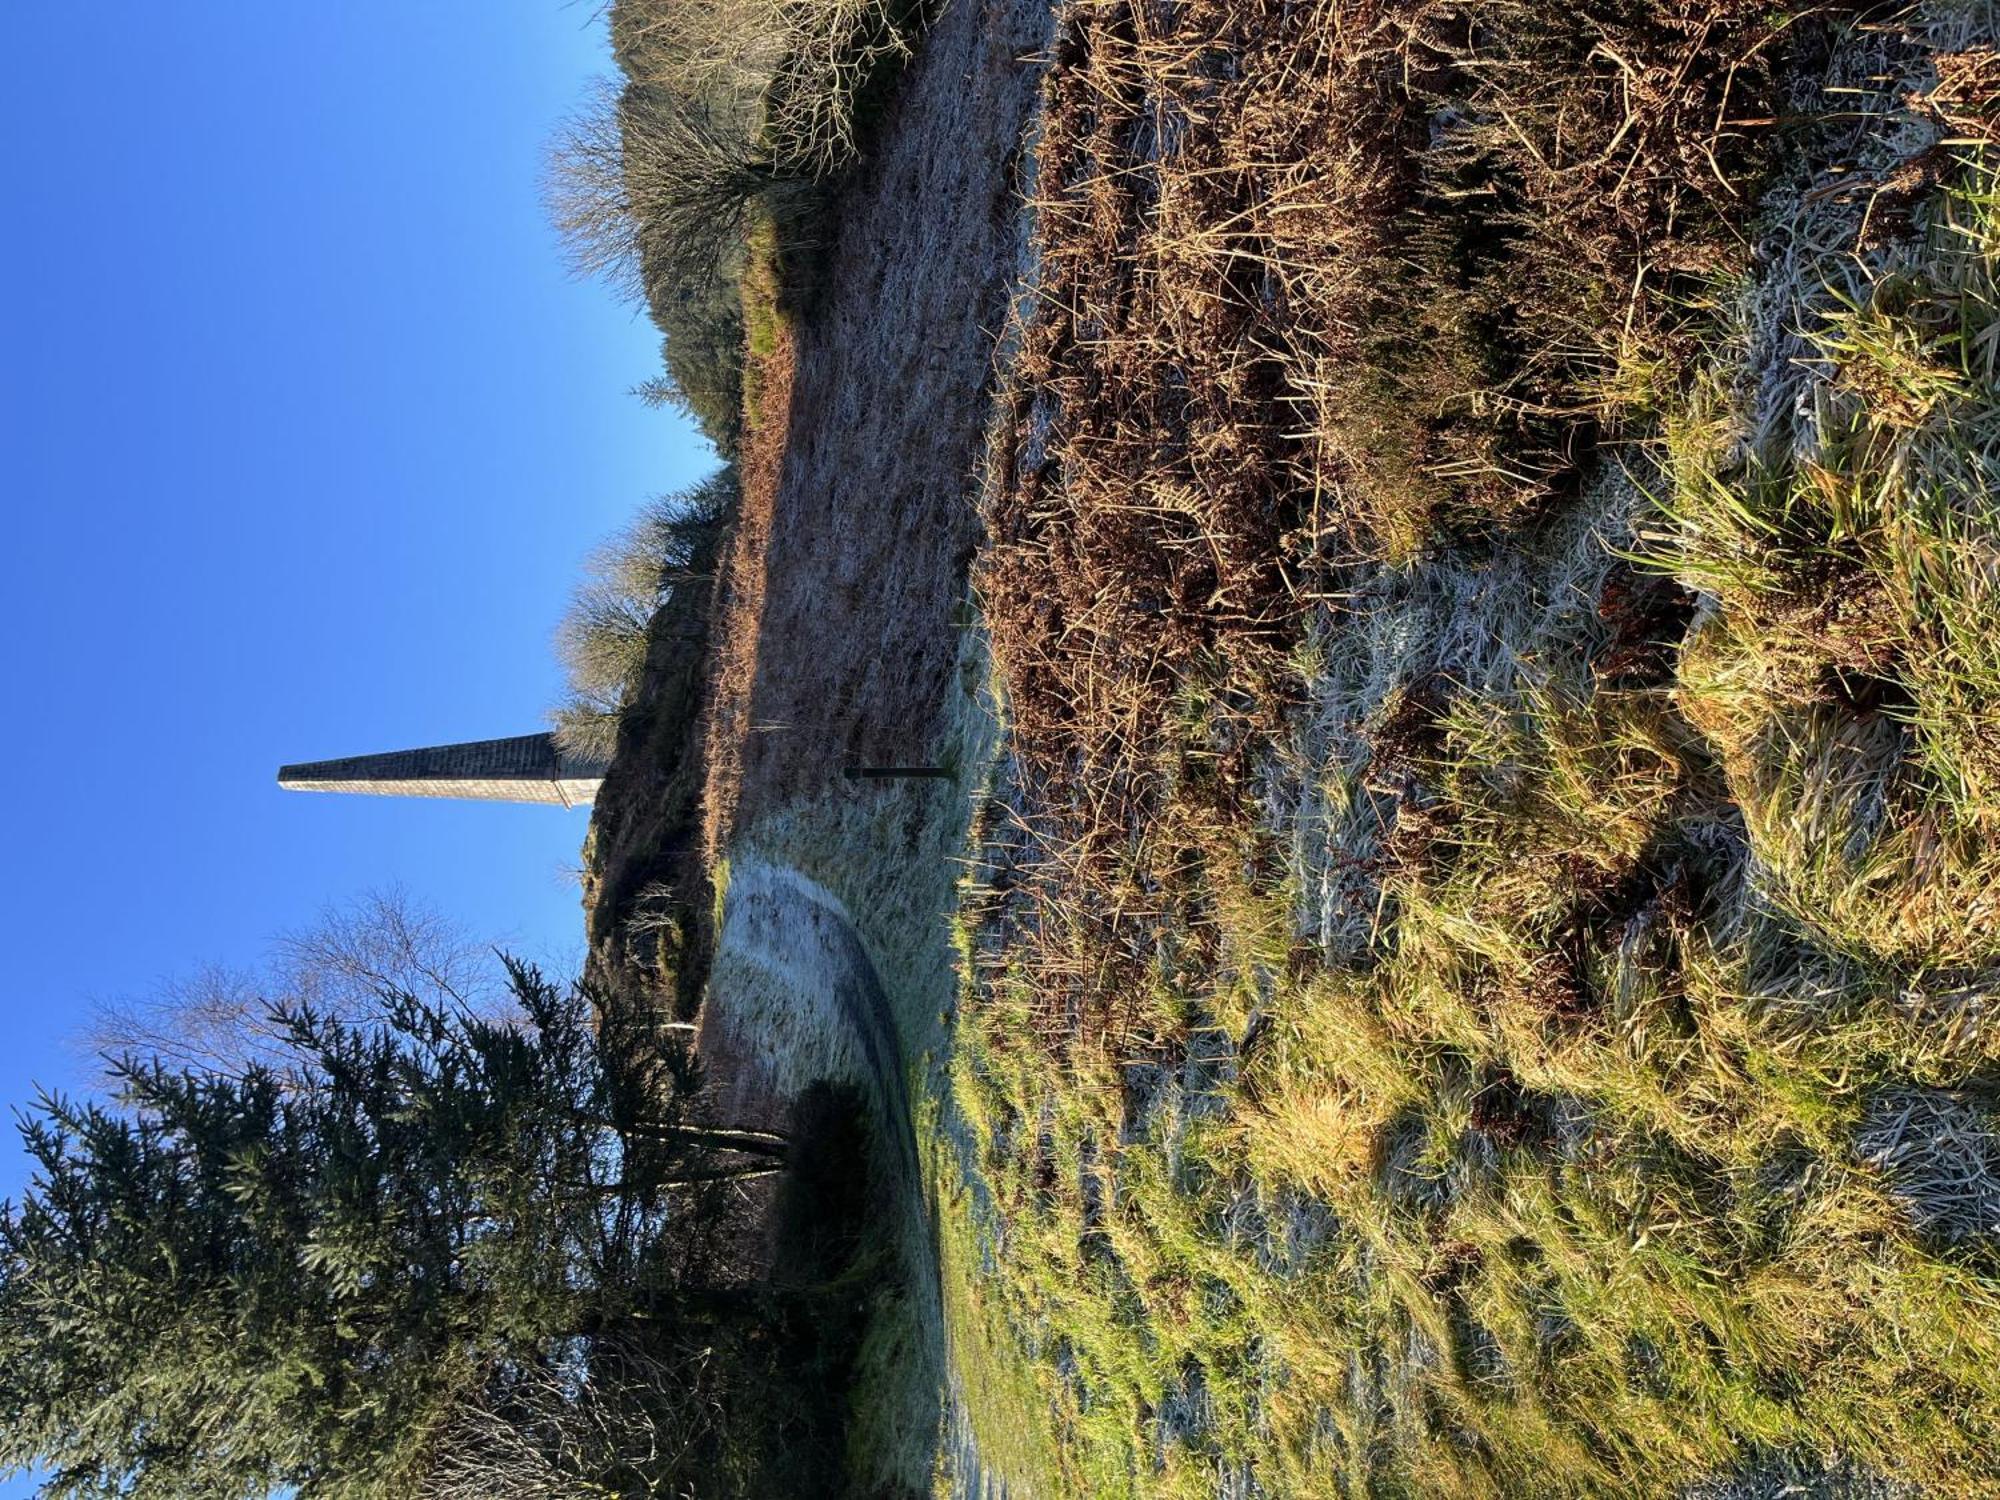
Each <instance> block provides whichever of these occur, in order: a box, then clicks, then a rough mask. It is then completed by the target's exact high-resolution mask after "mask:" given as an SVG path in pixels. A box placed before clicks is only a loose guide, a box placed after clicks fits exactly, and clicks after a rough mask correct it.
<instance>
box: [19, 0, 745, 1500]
mask: <svg viewBox="0 0 2000 1500" xmlns="http://www.w3.org/2000/svg"><path fill="white" fill-rule="evenodd" d="M7 29H8V42H7V47H6V58H5V61H4V63H0V70H4V71H0V123H3V124H4V131H5V145H4V148H0V175H4V190H3V192H4V195H3V196H0V202H4V203H5V204H6V205H7V211H6V219H5V229H4V233H0V284H4V287H5V292H4V307H5V311H4V323H0V498H4V512H0V513H4V516H5V521H6V532H5V537H4V540H3V541H0V569H3V570H4V582H3V583H0V608H4V610H5V633H4V651H0V661H4V663H5V667H4V670H5V692H4V695H0V703H4V713H5V715H6V719H5V725H4V743H5V746H6V751H5V759H4V762H0V763H4V765H5V766H6V768H7V771H8V776H7V785H6V787H5V790H4V792H0V796H4V798H5V807H6V813H5V824H4V826H5V827H6V829H7V850H6V855H7V857H6V859H5V861H4V864H0V894H4V901H0V932H4V943H0V952H4V955H5V967H4V970H0V973H4V978H0V1037H4V1045H0V1100H4V1101H5V1102H7V1103H10V1104H12V1103H17V1102H19V1101H21V1100H23V1099H25V1098H26V1097H27V1095H28V1093H29V1091H30V1088H31V1085H32V1084H33V1083H34V1082H44V1083H50V1084H56V1085H61V1084H63V1083H65V1082H66V1081H69V1080H71V1079H73V1078H74V1077H76V1076H77V1074H78V1072H79V1069H78V1066H77V1064H76V1063H75V1061H74V1060H73V1059H72V1058H71V1057H70V1056H69V1054H68V1052H67V1050H66V1046H65V1042H66V1037H67V1036H68V1035H69V1034H70V1033H71V1031H72V1030H73V1028H74V1025H75V1023H76V1021H77V1019H78V1017H79V1016H80V1014H81V1013H82V1010H83V1008H84V1006H85V1005H86V1004H87V1002H88V1001H89V999H90V998H92V997H96V996H117V995H129V994H134V993H141V992H144V991H146V990H148V989H149V988H150V987H152V986H153V985H154V984H155V983H156V981H157V980H158V979H159V978H160V977H161V976H165V975H170V974H174V973H181V972H185V971H187V970H188V969H190V968H191V967H193V966H194V965H196V964H197V963H199V962H202V961H205V960H219V961H228V962H239V963H240V962H247V961H254V960H255V959H256V958H257V957H258V956H259V955H260V954H261V953H262V952H263V951H264V948H265V944H266V942H267V940H268V939H269V938H270V936H271V935H272V934H274V933H275V932H277V931H279V930H282V929H284V928H287V927H292V926H296V925H298V924H300V923H302V922H305V921H307V920H309V919H310V918H311V917H312V916H313V915H314V913H315V912H316V911H317V910H319V909H320V908H321V907H323V906H324V905H326V904H327V903H329V902H332V901H337V900H341V899H343V898H346V897H349V896H352V895H354V894H356V893H358V892H360V891H361V890H363V889H365V888H367V887H370V886H379V885H383V884H386V883H389V882H401V883H403V884H404V885H405V886H407V887H408V888H409V890H410V891H411V892H412V893H413V894H414V895H416V896H417V897H418V898H420V899H423V900H427V901H431V902H434V903H436V904H437V905H439V906H440V907H442V908H443V909H444V910H446V911H447V912H448V913H450V914H452V915H454V916H456V917H458V918H460V919H462V920H463V921H464V922H466V923H467V924H469V925H470V926H471V927H473V928H474V929H476V930H478V931H480V932H482V933H487V934H491V935H492V936H493V937H495V938H496V939H500V940H503V941H505V942H507V943H508V944H509V945H510V946H513V947H515V948H517V949H518V950H520V951H523V952H526V953H529V954H531V955H535V956H550V955H556V956H562V955H567V956H570V957H574V956H575V954H576V953H578V952H579V951H580V946H581V944H580V938H581V919H580V914H579V910H578V905H577V892H576V888H575V886H574V885H573V884H572V883H571V882H570V881H569V880H568V879H567V878H566V874H565V872H566V871H567V870H569V869H571V868H573V867H574V866H575V865H576V864H577V862H578V852H579V847H580V845H581V842H582V838H583V834H584V827H585V820H584V818H583V816H582V815H581V814H575V813H565V812H562V811H561V810H559V809H549V808H540V807H494V806H481V805H477V804H454V803H423V802H405V801H386V800H375V799H363V798H345V797H324V796H307V795H302V794H296V793H281V792H279V791H278V789H277V787H276V786H275V784H274V781H273V773H274V771H275V769H276V767H277V766H278V764H279V763H280V762H282V761H288V760H302V759H314V758H319V757H322V756H334V755H343V754H350V753H357V752H363V751H370V750H379V749H392V748H399V747H402V746H407V745H417V744H424V743H429V742H433V741H440V740H451V739H470V738H480V737H484V736H487V735H498V734H514V733H523V732H526V731H528V730H532V729H536V728H539V727H541V724H542V714H543V712H544V710H545V708H546V707H547V705H548V703H549V702H550V701H551V699H552V697H553V695H554V692H555V688H556V683H557V676H556V670H555V667H554V665H553V662H552V659H551V656H550V652H549V637H550V632H551V629H552V627H553V625H554V623H555V620H556V617H557V614H558V612H559V611H560V609H561V606H562V602H563V599H564V596H565V594H566V592H567V590H568V588H569V586H570V584H571V582H572V581H573V579H574V577H575V573H576V568H577V564H578V562H579V560H580V558H581V557H582V555H583V554H584V553H585V552H586V551H587V550H588V549H589V548H590V547H591V546H592V545H593V544H594V543H595V542H596V541H597V540H598V539H599V538H601V537H602V536H603V535H604V534H605V533H606V532H608V531H609V530H611V529H613V528H614V527H615V526H616V525H618V524H619V523H620V522H621V521H622V520H624V519H625V518H626V517H628V516H629V515H630V514H631V513H632V511H633V509H634V508H635V507H636V506H637V504H638V503H639V502H640V501H641V500H642V499H644V498H645V497H646V496H647V495H649V494H653V493H657V492H659V491H661V490H666V489H671V488H674V487H676V486H678V485H681V484H685V483H687V482H689V481H690V480H692V479H694V478H696V477H698V476H699V475H700V474H701V473H703V472H705V471H706V469H707V468H709V467H710V466H711V464H712V462H713V460H712V456H711V455H710V454H709V453H708V452H707V450H706V449H705V448H704V447H703V446H702V445H701V444H700V442H699V440H698V439H696V438H695V437H694V436H693V435H692V433H691V432H690V431H689V430H688V429H687V428H686V427H685V426H684V425H683V424H682V423H681V422H680V421H679V419H678V418H675V417H671V416H668V415H665V414H662V413H659V412H652V411H648V410H646V409H645V408H643V407H642V406H640V405H639V403H638V402H636V401H634V400H633V399H631V398H630V397H629V396H628V395H626V394H625V392H626V391H627V389H628V388H629V387H630V386H632V385H633V384H634V383H636V382H637V381H639V380H642V379H644V378H645V377H646V376H648V375H650V374H652V373H654V371H655V370H656V369H657V365H658V358H657V354H658V345H657V340H656V338H655V336H654V334H653V332H652V330H651V326H650V325H649V324H648V323H647V322H646V321H645V319H644V318H643V317H642V316H639V315H637V314H635V313H634V312H633V311H632V310H631V309H630V308H628V307H624V306H621V305H619V304H617V303H616V302H614V300H613V299H612V298H611V296H610V295H609V293H607V292H606V291H605V290H604V289H603V288H601V287H598V286H592V285H583V284H578V283H575V282H573V281H571V280H569V279H568V278H567V277H566V275H565V274H564V272H563V269H562V266H561V263H560V259H559V256H558V253H557V249H556V246H555V244H554V242H553V238H552V236H551V234H550V233H549V231H548V229H547V227H546V225H545V222H544V220H543V217H542V213H541V208H540V203H539V190H538V183H537V178H538V173H539V165H540V154H541V151H542V148H543V145H544V143H545V142H546V140H547V139H548V136H549V134H550V132H551V130H552V128H553V127H554V125H555V124H556V122H557V121H558V120H559V119H560V118H561V116H562V115H563V114H564V113H565V112H567V111H568V110H569V109H570V108H571V107H573V106H574V105H575V104H576V103H577V101H578V100H579V98H580V96H581V94H582V91H583V86H584V83H585V81H586V79H587V78H588V77H589V76H590V75H591V74H593V73H596V72H601V71H604V70H605V69H606V68H607V67H608V56H607V53H606V46H605V41H604V34H603V25H602V22H601V21H599V20H597V19H595V18H594V15H593V11H592V8H591V7H590V6H589V5H588V4H567V5H566V4H564V3H562V0H418V3H415V4H412V3H410V0H397V3H385V0H366V3H362V0H344V3H342V4H339V5H327V6H292V5H273V4H271V3H269V0H185V3H178V4H173V5H159V4H141V3H138V0H126V3H115V0H114V3H112V4H107V5H68V4H45V5H21V6H14V7H10V8H9V10H8V23H7ZM22 1174H23V1164H22V1161H21V1158H20V1155H19V1153H18V1149H17V1146H16V1143H15V1141H14V1139H13V1136H12V1132H11V1131H8V1132H5V1138H4V1139H0V1194H4V1193H7V1192H12V1191H18V1188H19V1186H20V1183H21V1181H22ZM25 1493H27V1491H26V1489H22V1488H17V1489H15V1490H12V1491H10V1490H9V1489H8V1487H7V1486H6V1484H5V1483H4V1482H0V1497H8V1500H11V1496H12V1495H14V1494H25Z"/></svg>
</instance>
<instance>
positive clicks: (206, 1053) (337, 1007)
mask: <svg viewBox="0 0 2000 1500" xmlns="http://www.w3.org/2000/svg"><path fill="white" fill-rule="evenodd" d="M492 967H493V966H492V964H491V962H490V954H489V952H488V950H487V949H486V947H485V946H484V945H483V944H480V943H477V942H475V941H473V939H472V938H471V937H470V936H469V935H468V934H467V933H466V932H465V931H464V929H463V928H461V927H459V926H458V925H457V924H456V923H454V922H453V921H451V919H449V918H448V917H446V916H444V915H443V914H442V913H441V912H439V911H437V910H436V909H435V908H433V907H429V906H426V905H424V904H423V903H421V902H419V901H417V900H416V899H415V898H414V897H412V896H411V895H410V894H409V893H408V892H407V891H405V890H403V889H401V888H400V887H393V886H392V887H388V888H385V889H382V890H376V891H370V892H368V893H366V894H364V895H362V896H360V897H358V898H357V899H355V900H353V901H350V902H347V903H345V904H343V905H338V906H329V907H328V908H327V909H326V910H325V911H323V912H321V913H320V914H319V916H318V917H317V918H316V919H315V920H314V921H313V922H311V923H310V924H308V925H307V926H304V927H300V928H297V929H295V930H294V931H291V932H288V933H285V934H284V935H282V936H281V937H280V938H279V939H278V940H277V942H276V943H275V944H274V951H273V953H272V956H271V959H270V962H269V963H268V964H267V965H266V966H265V968H264V969H263V970H261V971H257V970H249V969H240V968H232V967H229V966H227V965H222V964H211V965H208V966H206V967H204V968H200V969H197V970H195V971H194V972H193V973H192V974H189V975H187V976H185V977H182V978H177V979H171V980H168V981H167V982H166V983H164V984H163V985H162V986H161V987H160V989H159V991H158V993H157V994H154V995H149V996H144V997H139V998H130V999H120V1000H115V1001H102V1002H99V1003H98V1004H97V1005H95V1006H93V1007H92V1013H91V1017H90V1020H89V1022H88V1023H87V1025H86V1026H85V1028H84V1031H83V1033H82V1036H81V1038H80V1040H81V1042H82V1044H83V1045H84V1046H85V1047H86V1048H87V1049H88V1050H89V1051H90V1052H91V1053H92V1054H94V1055H96V1056H99V1057H107V1058H109V1057H119V1056H124V1055H126V1054H129V1053H146V1054H151V1055H154V1056H157V1057H159V1058H161V1059H162V1060H164V1061H166V1062H168V1063H170V1064H172V1065H175V1066H180V1067H187V1068H193V1069H196V1070H197V1071H214V1072H221V1073H231V1074H236V1073H241V1072H242V1071H243V1070H244V1069H245V1068H246V1067H248V1066H250V1065H252V1064H254V1063H265V1064H268V1063H270V1062H271V1061H272V1059H273V1057H274V1056H275V1055H276V1053H277V1052H278V1051H279V1050H280V1043H281V1040H282V1038H281V1034H280V1030H279V1028H278V1027H277V1025H276V1024H275V1023H274V1021H273V1019H272V1015H271V1007H272V1005H273V1004H279V1005H286V1006H293V1007H296V1006H299V1005H309V1006H311V1007H312V1008H313V1009H314V1010H315V1011H318V1012H319V1013H321V1014H322V1015H329V1016H336V1017H340V1018H343V1019H351V1020H356V1021H367V1020H369V1019H371V1018H373V1017H375V1016H377V1015H378V1014H379V1013H380V1007H381V1005H382V1004H383V996H384V994H385V993H387V992H391V991H397V990H408V991H411V992H414V993H417V994H420V995H426V996H430V997H434V998H437V999H441V1000H447V1001H450V1002H451V1003H453V1004H454V1005H458V1006H461V1007H464V1008H466V1009H469V1010H472V1011H475V1012H479V1013H486V1014H492V1013H496V1012H501V1011H504V1010H505V1009H506V1006H507V1001H506V994H505V988H504V986H501V985H499V984H498V983H496V981H495V979H494V976H493V973H492Z"/></svg>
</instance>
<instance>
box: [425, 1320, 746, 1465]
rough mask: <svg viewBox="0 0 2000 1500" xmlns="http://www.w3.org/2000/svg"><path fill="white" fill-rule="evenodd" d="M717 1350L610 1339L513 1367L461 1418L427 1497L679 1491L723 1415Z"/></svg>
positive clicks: (446, 1436)
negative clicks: (565, 1360) (673, 1351)
mask: <svg viewBox="0 0 2000 1500" xmlns="http://www.w3.org/2000/svg"><path fill="white" fill-rule="evenodd" d="M712 1358H713V1355H712V1352H711V1351H710V1350H709V1349H706V1348H702V1349H690V1350H688V1351H685V1352H684V1353H682V1354H680V1355H679V1356H678V1357H668V1356H664V1355H661V1354H658V1353H654V1352H650V1351H646V1350H642V1349H639V1348H637V1347H636V1346H634V1345H632V1344H630V1343H627V1342H611V1341H605V1342H600V1343H599V1344H597V1345H596V1346H594V1347H592V1348H591V1349H590V1350H589V1351H588V1353H587V1356H586V1355H585V1354H584V1353H583V1352H582V1351H579V1354H578V1357H577V1358H576V1360H575V1361H574V1362H573V1363H572V1364H570V1365H568V1366H563V1365H553V1364H551V1365H541V1366H535V1367H531V1368H526V1369H521V1370H515V1371H509V1372H508V1373H507V1377H506V1378H505V1379H504V1380H500V1381H496V1382H494V1383H492V1384H491V1385H490V1386H489V1388H488V1389H486V1390H485V1391H483V1392H481V1393H480V1395H479V1396H478V1398H477V1399H475V1400H472V1401H469V1402H467V1403H466V1404H464V1405H463V1406H461V1407H460V1408H459V1410H458V1411H457V1412H455V1413H454V1414H453V1416H452V1419H451V1420H450V1421H449V1422H448V1423H447V1424H446V1426H445V1428H444V1430H443V1432H442V1433H441V1434H440V1436H439V1438H438V1441H437V1445H436V1447H435V1449H434V1451H433V1453H432V1456H431V1461H430V1464H429V1465H428V1467H427V1469H426V1471H425V1474H424V1477H423V1480H422V1482H421V1484H420V1485H419V1488H418V1494H419V1496H420V1497H421V1500H613V1497H615V1500H631V1497H636V1496H654V1495H657V1496H661V1497H669V1496H677V1495H678V1494H679V1493H680V1491H678V1490H677V1489H676V1488H675V1487H674V1486H675V1483H676V1477H677V1476H679V1475H682V1474H684V1473H685V1472H686V1470H687V1468H688V1459H689V1457H690V1456H691V1455H693V1454H694V1453H696V1452H697V1451H698V1449H699V1448H700V1446H701V1444H702V1441H703V1439H704V1438H706V1437H707V1436H708V1434H709V1433H710V1432H711V1431H712V1430H713V1428H714V1426H715V1425H716V1421H717V1417H718V1415H719V1413H718V1409H717V1404H716V1403H717V1397H716V1395H715V1394H714V1393H713V1392H712V1391H711V1390H710V1386H711V1384H712V1382H711V1380H710V1378H709V1376H710V1370H709V1365H710V1362H711V1360H712Z"/></svg>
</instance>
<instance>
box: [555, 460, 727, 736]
mask: <svg viewBox="0 0 2000 1500" xmlns="http://www.w3.org/2000/svg"><path fill="white" fill-rule="evenodd" d="M735 493H736V474H735V471H734V470H733V469H727V468H725V469H720V470H718V471H716V472H715V473H714V474H711V475H710V476H709V477H708V478H706V479H704V480H702V481H701V482H700V483H699V484H696V485H694V486H693V487H692V488H690V489H686V490H683V491H681V492H679V493H678V494H674V495H665V496H662V497H660V498H659V499H657V500H654V501H652V502H651V503H650V504H649V505H647V506H646V508H645V509H644V510H643V511H641V512H640V514H639V516H638V518H637V519H636V520H634V521H633V522H632V523H631V524H630V525H629V526H627V527H626V528H625V529H624V530H623V531H621V532H619V533H618V534H617V535H616V536H614V537H613V538H611V540H609V541H608V542H606V543H604V545H603V546H601V547H599V548H598V549H597V551H596V552H594V553H592V554H591V556H590V559H589V561H588V562H587V563H586V564H585V565H584V575H583V579H582V581H581V582H580V583H578V585H577V587H576V592H575V593H574V594H573V595H572V596H571V599H570V605H569V609H568V611H567V613H565V615H564V616H563V619H562V623H561V624H560V625H558V626H557V627H556V655H557V656H558V658H560V660H561V661H562V664H563V670H564V673H565V675H566V677H567V679H568V682H567V692H566V694H565V696H564V698H563V701H562V702H561V703H560V704H559V705H558V706H557V708H556V710H555V712H554V715H553V718H554V721H555V730H556V736H557V738H558V740H560V741H561V743H562V745H563V748H564V749H566V750H569V751H570V752H572V753H574V754H578V755H590V756H595V757H597V758H599V759H603V760H609V759H610V758H611V755H612V752H613V751H615V750H616V749H617V743H618V723H619V719H620V716H621V715H622V714H623V712H624V710H625V708H626V706H627V705H628V704H629V703H630V702H631V700H632V697H633V695H634V694H635V693H636V692H637V690H638V686H639V679H640V676H641V674H642V673H643V672H644V671H645V667H646V654H647V650H648V648H649V646H650V643H651V639H652V630H651V627H652V623H653V618H654V615H655V614H656V612H657V611H658V610H659V608H660V606H661V605H662V604H663V603H665V602H666V600H667V599H668V598H669V597H671V596H672V594H673V592H674V591H675V590H676V589H681V588H698V587H700V586H701V585H702V583H703V582H704V581H705V578H706V570H707V568H708V566H709V562H710V559H711V558H712V556H713V552H714V544H715V541H716V538H717V536H718V534H719V532H720V530H721V527H722V525H723V523H724V521H725V520H726V519H727V517H728V515H729V513H730V509H731V507H732V506H733V504H734V501H735Z"/></svg>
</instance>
